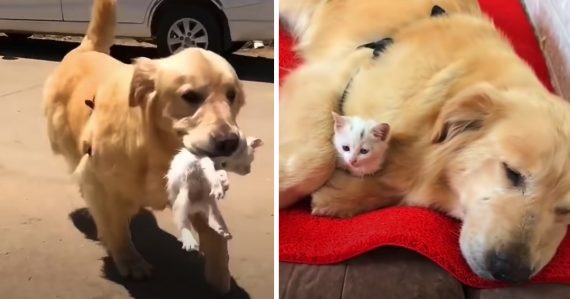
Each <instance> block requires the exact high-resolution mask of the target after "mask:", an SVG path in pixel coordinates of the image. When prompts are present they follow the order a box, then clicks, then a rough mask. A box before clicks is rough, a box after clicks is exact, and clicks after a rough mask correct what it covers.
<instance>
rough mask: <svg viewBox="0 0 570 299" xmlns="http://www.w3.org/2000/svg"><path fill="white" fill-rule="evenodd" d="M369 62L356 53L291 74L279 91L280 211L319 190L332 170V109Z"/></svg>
mask: <svg viewBox="0 0 570 299" xmlns="http://www.w3.org/2000/svg"><path fill="white" fill-rule="evenodd" d="M370 61H372V51H371V50H370V49H359V50H357V51H354V53H353V54H352V55H351V56H350V57H348V58H347V59H343V60H342V62H340V63H338V64H326V65H325V64H313V65H309V66H306V67H301V69H299V70H297V71H296V72H294V73H292V74H291V75H290V76H289V78H287V81H286V82H285V83H284V85H283V88H282V91H281V103H280V109H279V113H280V124H279V207H280V208H285V207H288V206H290V205H292V204H294V203H295V202H296V201H297V200H299V199H301V198H302V197H304V196H307V195H309V194H311V193H312V192H314V191H316V190H317V189H318V188H319V187H321V186H322V185H323V184H324V183H325V182H326V181H327V179H328V178H329V177H330V176H331V174H332V172H333V170H334V169H335V167H336V150H335V148H334V145H333V143H332V136H333V131H334V130H333V119H332V115H331V111H336V112H338V111H339V102H340V98H341V96H342V94H343V92H344V90H345V87H346V86H347V84H348V82H349V81H350V79H351V78H352V76H353V75H354V72H355V71H356V70H357V69H358V68H359V67H360V66H362V65H364V64H366V63H369V62H370Z"/></svg>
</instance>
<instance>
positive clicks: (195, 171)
mask: <svg viewBox="0 0 570 299" xmlns="http://www.w3.org/2000/svg"><path fill="white" fill-rule="evenodd" d="M240 135H242V134H240ZM261 145H263V142H262V141H261V139H259V138H255V137H247V138H246V137H244V136H243V135H242V136H240V142H239V146H238V149H237V150H236V151H235V152H234V153H233V154H232V155H231V156H229V157H216V158H209V157H207V156H199V155H195V154H193V153H191V152H190V151H189V150H187V149H185V148H184V149H182V150H180V152H179V153H178V154H177V155H176V156H174V158H173V159H172V162H171V164H170V169H169V170H168V173H167V175H166V179H167V186H166V189H167V192H168V200H169V202H170V205H171V207H172V214H173V219H174V223H175V224H176V227H177V228H178V230H179V231H180V238H179V240H180V241H181V242H182V248H183V249H184V250H187V251H193V250H198V249H199V245H198V242H197V241H196V239H195V238H194V236H193V235H192V232H191V228H192V224H191V222H190V215H193V214H202V215H203V216H204V217H206V218H207V219H208V224H209V226H210V227H211V228H212V229H213V230H215V231H216V232H218V233H219V234H220V235H221V236H222V237H224V238H226V239H228V240H229V239H231V238H232V235H231V234H230V232H229V230H228V227H227V225H226V223H225V221H224V218H223V216H222V214H221V212H220V209H219V208H218V204H217V202H216V201H217V200H220V199H222V198H224V196H225V192H226V191H227V190H228V188H229V180H228V176H227V172H226V170H227V171H231V172H234V173H237V174H239V175H247V174H249V173H250V171H251V163H252V162H253V159H254V152H255V149H256V148H258V147H260V146H261Z"/></svg>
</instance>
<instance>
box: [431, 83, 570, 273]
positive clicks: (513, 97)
mask: <svg viewBox="0 0 570 299" xmlns="http://www.w3.org/2000/svg"><path fill="white" fill-rule="evenodd" d="M432 138H433V142H434V143H436V146H438V151H440V155H447V158H443V160H445V161H446V162H445V163H444V166H443V167H445V172H444V173H445V175H446V177H445V180H446V181H447V182H448V183H449V185H450V186H451V188H452V189H453V191H454V192H455V193H456V194H457V195H458V196H459V199H460V200H459V206H458V207H457V210H456V211H455V214H456V215H460V216H459V217H460V218H463V220H464V223H463V227H462V229H461V236H460V245H461V251H462V252H463V255H464V257H465V258H466V260H467V262H468V264H469V265H470V267H471V268H472V269H473V270H474V271H475V272H476V273H477V274H478V275H479V276H481V277H484V278H489V279H495V280H501V281H508V282H522V281H526V280H528V279H529V278H530V277H532V276H533V275H535V274H536V273H537V272H538V271H540V270H541V269H542V268H543V267H544V266H545V265H546V264H547V263H548V262H549V261H550V260H551V259H552V257H553V255H554V253H555V252H556V250H557V248H558V246H559V245H560V242H561V240H562V238H563V237H564V235H565V233H566V229H567V225H568V224H570V172H569V171H568V170H570V105H568V104H567V103H566V102H564V101H563V100H561V99H559V98H556V97H555V96H552V95H550V94H547V93H546V92H542V91H534V92H533V91H532V90H528V91H513V90H510V91H509V90H507V91H504V90H498V89H496V88H494V87H492V86H490V85H485V84H481V85H477V86H473V87H471V88H468V89H467V90H466V91H465V92H463V93H461V94H459V95H457V96H456V97H454V98H453V99H451V100H450V101H449V102H447V103H446V104H445V106H444V107H443V109H442V111H440V114H439V116H438V118H437V121H436V125H435V128H434V132H433V136H432ZM441 157H443V156H441Z"/></svg>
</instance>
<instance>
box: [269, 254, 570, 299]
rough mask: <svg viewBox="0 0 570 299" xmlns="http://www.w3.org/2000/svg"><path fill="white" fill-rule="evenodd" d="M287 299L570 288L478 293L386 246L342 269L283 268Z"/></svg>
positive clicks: (546, 298)
mask: <svg viewBox="0 0 570 299" xmlns="http://www.w3.org/2000/svg"><path fill="white" fill-rule="evenodd" d="M279 298H281V299H320V298H322V299H329V298H334V299H337V298H339V299H368V298H370V299H392V298H394V299H415V298H417V299H431V298H434V299H447V298H449V299H511V298H512V299H566V298H568V299H570V285H554V284H552V285H532V286H515V287H509V288H502V289H484V290H482V289H474V288H470V287H468V286H465V285H463V284H461V283H460V282H459V281H457V280H456V279H455V278H453V277H452V276H451V275H450V274H448V273H447V272H445V271H444V270H443V269H441V268H440V267H439V266H437V265H436V264H434V263H433V262H431V261H430V260H429V259H427V258H425V257H423V256H421V255H419V254H417V253H415V252H413V251H409V250H406V249H402V248H395V247H383V248H380V249H376V250H374V251H371V252H369V253H367V254H364V255H361V256H359V257H356V258H353V259H351V260H349V261H347V262H344V263H341V264H336V265H325V266H315V265H302V264H290V263H280V264H279Z"/></svg>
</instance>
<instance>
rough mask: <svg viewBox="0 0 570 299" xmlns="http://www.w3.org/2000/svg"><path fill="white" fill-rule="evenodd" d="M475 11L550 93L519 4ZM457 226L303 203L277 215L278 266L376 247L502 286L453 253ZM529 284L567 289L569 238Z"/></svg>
mask: <svg viewBox="0 0 570 299" xmlns="http://www.w3.org/2000/svg"><path fill="white" fill-rule="evenodd" d="M479 3H480V5H481V8H482V10H483V11H484V12H486V13H487V14H488V15H489V16H491V17H492V19H493V20H494V22H495V24H496V25H497V27H498V28H499V29H501V30H502V31H503V32H505V34H506V35H507V36H508V37H509V39H510V40H511V42H512V43H513V45H514V47H515V50H516V52H517V53H518V54H519V55H520V56H521V57H523V58H524V59H525V60H526V61H527V62H528V63H529V64H530V65H531V66H532V67H533V68H534V71H535V72H536V74H537V76H538V77H539V78H540V79H541V80H542V82H543V84H544V85H545V86H547V87H548V88H549V89H550V90H552V85H551V83H550V78H549V75H548V70H547V68H546V65H545V62H544V57H543V56H542V52H541V51H540V48H539V46H538V43H537V41H536V38H535V36H534V33H533V29H532V26H531V25H530V23H529V21H528V19H527V16H526V14H525V11H524V8H523V7H522V5H521V3H520V2H519V0H501V1H496V0H479ZM292 45H293V41H292V40H291V38H290V36H289V35H288V34H287V32H286V31H284V30H280V38H279V51H280V52H279V60H280V61H279V62H280V67H279V73H280V80H282V79H283V78H285V77H286V75H287V74H288V73H289V72H290V71H291V70H293V69H294V68H295V67H296V66H297V65H298V64H299V63H300V59H299V58H298V57H296V56H295V54H294V53H293V52H292V51H291V46H292ZM459 229H460V223H458V222H457V221H454V220H453V219H451V218H448V217H446V216H444V215H442V214H439V213H436V212H434V211H429V210H426V209H420V208H412V207H393V208H386V209H381V210H378V211H374V212H370V213H366V214H364V215H360V216H357V217H354V218H351V219H331V218H324V217H313V216H311V215H310V213H309V207H308V203H307V202H303V203H301V204H300V205H297V206H296V207H294V208H291V209H288V210H283V211H281V212H280V216H279V259H280V261H282V262H291V263H305V264H333V263H339V262H342V261H345V260H347V259H350V258H352V257H354V256H357V255H360V254H363V253H365V252H367V251H370V250H373V249H375V248H378V247H380V246H399V247H404V248H408V249H411V250H413V251H416V252H418V253H420V254H422V255H424V256H426V257H428V258H429V259H431V260H433V261H434V262H435V263H437V264H439V265H440V266H441V267H442V268H444V269H445V270H446V271H448V272H449V273H451V274H452V275H453V276H454V277H455V278H457V279H458V280H459V281H461V282H462V283H464V284H466V285H468V286H471V287H477V288H493V287H501V286H505V284H502V283H495V282H491V281H487V280H484V279H481V278H479V277H478V276H476V275H475V274H474V273H473V272H472V271H471V270H470V268H469V267H468V265H467V263H466V262H465V260H464V259H463V257H462V255H461V252H460V249H459V241H458V236H459ZM531 283H562V284H570V237H569V236H567V237H566V239H565V240H564V241H563V243H562V245H561V246H560V248H559V250H558V253H557V254H556V256H555V257H554V259H553V260H552V261H551V263H550V264H549V265H547V266H546V267H545V268H544V270H543V271H542V272H541V273H539V274H538V275H537V276H536V277H535V278H534V279H533V280H532V282H531Z"/></svg>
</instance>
